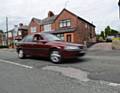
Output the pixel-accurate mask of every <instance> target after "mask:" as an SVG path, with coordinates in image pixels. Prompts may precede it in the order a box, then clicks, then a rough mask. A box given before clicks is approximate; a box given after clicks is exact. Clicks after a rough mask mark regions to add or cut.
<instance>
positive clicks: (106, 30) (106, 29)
mask: <svg viewBox="0 0 120 93" xmlns="http://www.w3.org/2000/svg"><path fill="white" fill-rule="evenodd" d="M104 31H105V37H107V36H108V35H111V28H110V26H107V27H106V28H105V30H104Z"/></svg>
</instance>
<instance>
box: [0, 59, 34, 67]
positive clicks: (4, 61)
mask: <svg viewBox="0 0 120 93" xmlns="http://www.w3.org/2000/svg"><path fill="white" fill-rule="evenodd" d="M0 62H2V63H8V64H13V65H16V66H21V67H24V68H28V69H32V68H33V67H31V66H27V65H22V64H19V63H15V62H11V61H8V60H3V59H0Z"/></svg>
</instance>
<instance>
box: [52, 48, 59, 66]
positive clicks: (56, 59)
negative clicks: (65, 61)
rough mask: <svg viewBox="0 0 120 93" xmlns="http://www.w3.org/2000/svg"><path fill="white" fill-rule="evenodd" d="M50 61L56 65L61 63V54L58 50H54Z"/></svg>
mask: <svg viewBox="0 0 120 93" xmlns="http://www.w3.org/2000/svg"><path fill="white" fill-rule="evenodd" d="M50 60H51V61H52V62H53V63H55V64H59V63H61V55H60V52H59V51H57V50H52V51H51V52H50Z"/></svg>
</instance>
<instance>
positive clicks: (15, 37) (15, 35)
mask: <svg viewBox="0 0 120 93" xmlns="http://www.w3.org/2000/svg"><path fill="white" fill-rule="evenodd" d="M7 34H8V36H7ZM26 35H28V26H27V25H23V24H22V23H20V24H19V26H16V27H15V28H14V29H11V30H9V31H8V32H5V39H4V41H6V42H5V43H6V45H7V41H8V46H9V47H12V48H14V47H15V46H14V44H15V42H17V41H19V40H21V39H23V37H25V36H26Z"/></svg>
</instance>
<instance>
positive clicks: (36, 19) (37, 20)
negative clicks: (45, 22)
mask: <svg viewBox="0 0 120 93" xmlns="http://www.w3.org/2000/svg"><path fill="white" fill-rule="evenodd" d="M32 20H34V21H36V22H37V23H38V24H40V25H41V24H42V20H41V19H38V18H32Z"/></svg>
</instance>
